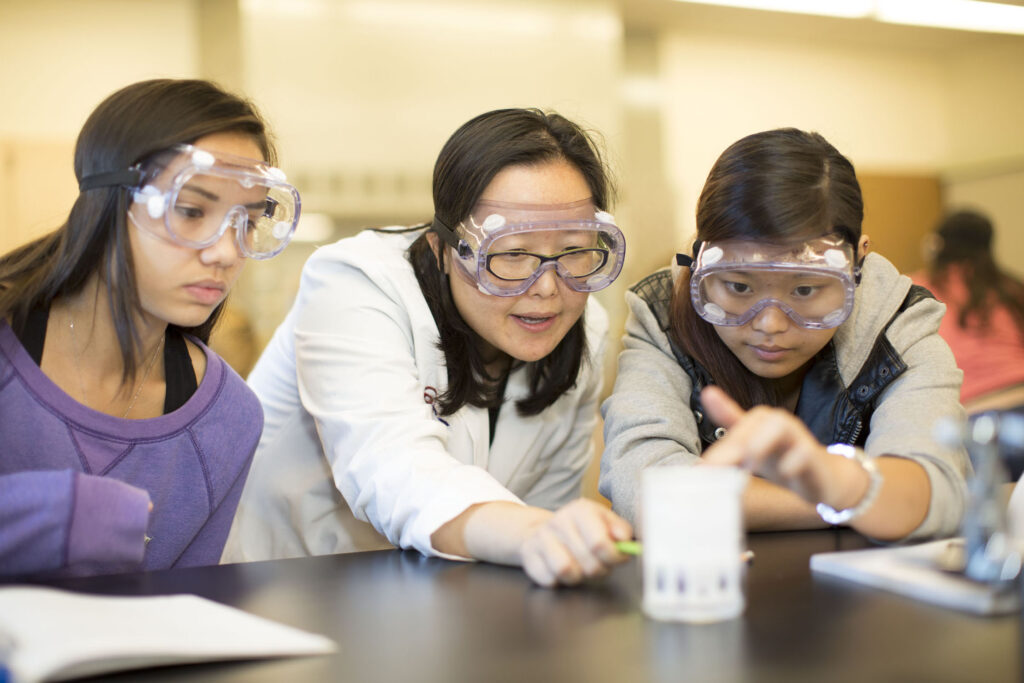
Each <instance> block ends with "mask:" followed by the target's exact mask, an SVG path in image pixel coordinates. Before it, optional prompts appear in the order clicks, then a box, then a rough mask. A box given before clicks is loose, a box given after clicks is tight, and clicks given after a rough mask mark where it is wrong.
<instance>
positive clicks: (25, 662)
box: [0, 586, 337, 683]
mask: <svg viewBox="0 0 1024 683" xmlns="http://www.w3.org/2000/svg"><path fill="white" fill-rule="evenodd" d="M5 640H6V641H8V645H7V647H9V648H10V650H9V651H8V652H7V653H6V654H5V653H3V652H2V651H0V662H5V663H6V666H7V668H8V669H9V671H10V674H11V679H12V680H13V682H14V683H34V682H35V681H60V680H67V679H71V678H78V677H81V676H94V675H97V674H101V673H109V672H112V671H121V670H125V669H137V668H144V667H151V666H164V665H168V664H186V663H195V662H208V661H218V660H229V659H252V658H265V657H283V656H294V655H315V654H326V653H330V652H334V651H336V650H337V646H336V645H335V643H334V641H332V640H330V639H329V638H326V637H324V636H321V635H317V634H313V633H307V632H306V631H301V630H299V629H297V628H293V627H291V626H285V625H283V624H278V623H276V622H273V621H270V620H268V619H264V618H262V617H257V616H254V615H252V614H248V613H247V612H243V611H242V610H239V609H235V608H234V607H228V606H226V605H222V604H220V603H217V602H213V601H212V600H207V599H205V598H201V597H199V596H196V595H169V596H156V597H109V596H98V595H84V594H81V593H72V592H69V591H62V590H56V589H53V588H42V587H35V586H10V587H0V643H2V642H3V641H5Z"/></svg>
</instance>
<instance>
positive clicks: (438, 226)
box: [430, 216, 473, 259]
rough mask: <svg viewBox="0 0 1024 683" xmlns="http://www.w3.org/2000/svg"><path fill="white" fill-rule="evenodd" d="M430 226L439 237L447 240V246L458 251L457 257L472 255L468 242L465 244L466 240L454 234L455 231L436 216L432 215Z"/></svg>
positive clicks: (466, 257) (469, 256) (465, 257)
mask: <svg viewBox="0 0 1024 683" xmlns="http://www.w3.org/2000/svg"><path fill="white" fill-rule="evenodd" d="M430 228H431V230H433V231H434V232H436V233H437V234H438V235H440V236H441V239H443V240H444V241H445V242H447V243H448V246H450V247H451V248H452V249H454V250H455V251H456V252H457V253H458V255H459V258H461V259H468V258H471V257H472V256H473V250H472V249H470V247H469V245H468V244H466V240H464V239H460V238H459V236H458V235H456V234H455V231H454V230H452V229H451V228H449V227H448V226H447V225H445V223H444V221H442V220H441V219H440V218H438V217H437V216H434V219H433V220H432V221H431V223H430Z"/></svg>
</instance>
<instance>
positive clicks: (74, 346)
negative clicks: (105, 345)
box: [68, 316, 164, 420]
mask: <svg viewBox="0 0 1024 683" xmlns="http://www.w3.org/2000/svg"><path fill="white" fill-rule="evenodd" d="M68 320H69V322H68V327H70V328H71V355H72V358H74V360H75V374H76V375H78V389H79V391H81V392H82V398H83V399H84V400H85V403H86V405H88V404H89V394H88V393H86V391H85V382H83V381H82V366H81V365H80V363H79V362H78V336H77V335H76V334H75V319H74V317H71V316H69V317H68ZM163 347H164V337H161V338H160V343H159V344H157V345H156V348H155V349H154V350H153V355H152V356H151V357H150V359H149V363H148V364H147V365H146V372H145V373H143V375H142V380H141V381H140V382H139V386H138V387H137V388H136V389H135V394H134V395H133V396H132V400H131V402H130V403H129V404H128V407H127V408H126V409H125V411H124V414H123V415H121V419H122V420H123V419H125V418H127V417H128V413H130V412H132V408H134V407H135V402H136V401H138V400H139V394H141V393H142V387H144V386H146V380H147V379H149V373H150V372H152V370H153V366H154V365H156V358H157V356H158V355H159V352H160V349H162V348H163Z"/></svg>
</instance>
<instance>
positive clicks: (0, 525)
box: [0, 470, 149, 576]
mask: <svg viewBox="0 0 1024 683" xmlns="http://www.w3.org/2000/svg"><path fill="white" fill-rule="evenodd" d="M148 522H149V494H148V493H146V491H143V490H142V489H139V488H136V487H134V486H130V485H129V484H125V483H124V482H121V481H118V480H116V479H111V478H108V477H97V476H92V475H88V474H83V473H81V472H75V471H73V470H43V471H26V472H15V473H13V474H6V475H3V476H0V576H21V575H29V574H44V573H47V572H53V571H57V570H69V571H71V573H79V572H88V573H97V572H115V571H129V570H131V569H134V568H137V567H138V565H139V564H140V563H141V562H142V558H143V555H144V553H145V535H146V526H147V524H148Z"/></svg>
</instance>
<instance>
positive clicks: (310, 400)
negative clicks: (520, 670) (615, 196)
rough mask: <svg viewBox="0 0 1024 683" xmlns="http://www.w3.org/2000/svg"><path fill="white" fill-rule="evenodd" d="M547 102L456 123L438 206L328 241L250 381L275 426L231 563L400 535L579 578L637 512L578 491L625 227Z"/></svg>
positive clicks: (560, 578)
mask: <svg viewBox="0 0 1024 683" xmlns="http://www.w3.org/2000/svg"><path fill="white" fill-rule="evenodd" d="M610 193H611V190H610V186H609V179H608V177H607V174H606V171H605V168H604V165H603V163H602V161H601V158H600V156H599V153H598V152H597V149H596V147H595V146H594V144H593V142H592V141H591V139H590V138H589V136H588V135H587V134H586V133H584V131H582V130H581V129H580V128H579V127H578V126H577V125H576V124H574V123H572V122H571V121H568V120H567V119H565V118H563V117H562V116H559V115H558V114H554V113H544V112H541V111H537V110H532V109H506V110H498V111H493V112H488V113H486V114H482V115H480V116H478V117H476V118H474V119H472V120H471V121H469V122H467V123H466V124H464V125H463V126H462V127H461V128H459V130H458V131H456V132H455V133H454V134H453V135H452V137H451V138H450V139H449V140H448V142H447V143H446V144H445V146H444V148H443V149H442V151H441V153H440V156H439V158H438V160H437V163H436V165H435V169H434V183H433V195H434V217H433V219H432V221H431V222H430V223H429V224H424V225H420V226H416V227H414V228H410V229H404V230H402V229H398V230H367V231H364V232H362V233H360V234H359V235H357V236H355V237H352V238H349V239H344V240H341V241H339V242H337V243H335V244H332V245H329V246H326V247H323V248H321V249H319V250H318V251H317V252H316V253H315V254H314V255H313V256H312V257H311V258H310V260H309V261H308V263H307V264H306V266H305V268H304V270H303V275H302V282H301V286H300V289H299V294H298V296H297V299H296V301H295V304H294V306H293V307H292V310H291V312H290V313H289V314H288V316H287V318H286V320H285V321H284V323H283V324H282V325H281V326H280V327H279V328H278V330H277V332H276V333H275V335H274V337H273V339H272V341H271V342H270V344H269V346H268V348H267V350H266V351H265V352H264V354H263V357H262V358H261V359H260V361H259V362H258V363H257V366H256V368H255V369H254V370H253V373H252V375H251V376H250V378H249V382H250V385H251V386H252V388H253V389H254V390H255V391H256V393H257V395H258V396H259V397H260V400H261V402H262V404H263V408H264V413H265V418H266V420H265V422H266V424H265V429H264V433H263V438H262V440H261V442H260V446H259V448H258V450H257V454H256V458H255V461H254V464H253V468H252V472H251V474H250V476H249V481H248V483H247V485H246V489H245V492H244V494H243V498H242V502H241V504H240V507H239V511H238V514H237V516H236V518H235V523H234V526H233V528H232V532H231V535H230V537H229V540H228V545H227V548H226V550H225V553H224V561H228V562H231V561H246V560H257V559H268V558H274V557H291V556H301V555H319V554H327V553H337V552H350V551H358V550H370V549H376V548H386V547H390V546H398V547H402V548H415V549H416V550H418V551H420V552H421V553H423V554H425V555H436V556H442V557H448V558H452V559H457V558H475V559H479V560H485V561H491V562H497V563H502V564H511V565H521V566H523V567H524V569H525V570H526V571H527V573H528V574H529V575H530V576H531V578H533V579H534V580H535V581H537V582H538V583H540V584H543V585H553V584H556V583H563V584H571V583H576V582H578V581H580V580H582V579H583V578H585V577H588V576H595V575H599V574H602V573H604V572H605V571H606V570H607V568H608V567H609V566H610V565H612V564H615V563H617V562H620V561H622V560H623V559H624V557H623V555H621V554H620V553H619V552H618V550H617V549H616V547H615V541H617V540H624V539H627V538H629V537H630V536H631V535H632V530H631V528H630V526H629V525H628V524H627V523H626V522H625V521H624V520H622V519H621V518H619V517H617V516H616V515H614V514H613V513H611V512H610V511H608V510H607V509H605V508H604V507H602V506H600V505H598V504H596V503H593V502H591V501H586V500H582V499H579V495H580V482H581V478H582V475H583V473H584V470H585V469H586V467H587V465H588V464H589V462H590V459H591V456H592V452H591V436H592V433H593V429H594V427H595V425H596V422H597V413H596V409H597V401H598V397H599V392H600V386H601V376H600V373H601V366H602V362H601V359H602V354H603V352H604V346H605V333H606V330H607V319H606V315H605V313H604V310H603V309H602V308H601V306H600V305H599V304H598V302H597V301H596V300H592V299H591V298H590V297H589V293H590V292H591V291H596V290H598V289H601V288H603V287H606V286H607V285H608V284H610V283H611V282H612V281H613V280H614V279H615V277H617V276H618V273H619V271H620V269H621V266H622V260H623V258H624V255H625V251H624V250H625V245H624V241H623V237H622V233H621V232H620V231H619V229H618V228H617V227H616V226H615V224H614V219H613V218H612V217H611V216H610V215H609V214H608V213H606V209H607V208H608V203H609V196H610Z"/></svg>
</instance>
